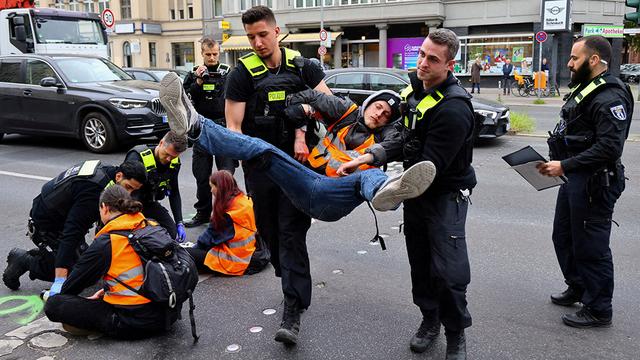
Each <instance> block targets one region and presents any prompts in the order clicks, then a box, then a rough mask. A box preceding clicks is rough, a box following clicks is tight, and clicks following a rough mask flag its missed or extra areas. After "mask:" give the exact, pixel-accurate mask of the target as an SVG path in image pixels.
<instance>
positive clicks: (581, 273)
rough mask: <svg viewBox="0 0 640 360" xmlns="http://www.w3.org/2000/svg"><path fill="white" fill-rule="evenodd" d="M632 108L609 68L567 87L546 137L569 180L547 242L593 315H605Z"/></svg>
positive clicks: (624, 88) (610, 293)
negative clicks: (611, 243)
mask: <svg viewBox="0 0 640 360" xmlns="http://www.w3.org/2000/svg"><path fill="white" fill-rule="evenodd" d="M632 114H633V96H632V94H631V91H630V89H628V87H627V86H625V85H624V84H623V83H622V82H621V81H620V80H619V79H617V78H616V77H614V76H613V75H611V74H609V73H604V74H601V75H599V76H597V77H596V78H595V79H593V80H592V81H589V82H587V83H583V84H579V85H578V86H577V87H575V88H574V89H572V92H571V94H570V95H569V97H568V101H567V102H566V103H565V105H564V106H563V107H562V112H561V120H560V122H559V123H558V124H557V125H556V128H555V130H554V132H553V133H552V134H551V135H552V136H551V137H550V139H549V148H550V156H551V159H552V160H560V162H561V165H562V169H563V171H564V173H565V175H566V177H567V178H568V180H569V182H568V183H566V184H564V185H562V186H561V187H560V190H559V191H558V199H557V203H556V211H555V218H554V222H553V235H552V238H553V244H554V247H555V250H556V255H557V257H558V262H559V264H560V269H561V270H562V274H563V275H564V278H565V281H566V283H567V284H568V285H569V287H570V288H572V290H574V291H575V292H576V293H577V294H582V303H583V304H584V305H585V306H586V307H587V308H588V310H589V311H590V312H591V313H592V314H593V315H595V316H597V317H599V318H603V319H610V318H611V315H612V308H611V297H612V296H613V259H612V257H611V249H610V248H609V236H610V235H611V222H612V220H611V218H612V215H613V207H614V205H615V203H616V200H617V199H618V198H619V197H620V195H621V193H622V191H623V190H624V186H625V177H624V166H623V165H622V163H621V161H620V157H621V156H622V149H623V147H624V142H625V139H626V138H627V136H628V135H629V127H630V123H631V117H632Z"/></svg>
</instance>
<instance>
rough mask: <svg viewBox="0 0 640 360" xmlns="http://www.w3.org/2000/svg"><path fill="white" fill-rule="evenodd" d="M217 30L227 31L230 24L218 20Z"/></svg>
mask: <svg viewBox="0 0 640 360" xmlns="http://www.w3.org/2000/svg"><path fill="white" fill-rule="evenodd" d="M218 29H223V30H229V29H231V23H230V22H228V21H224V20H220V21H218Z"/></svg>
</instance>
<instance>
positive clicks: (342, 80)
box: [335, 73, 364, 90]
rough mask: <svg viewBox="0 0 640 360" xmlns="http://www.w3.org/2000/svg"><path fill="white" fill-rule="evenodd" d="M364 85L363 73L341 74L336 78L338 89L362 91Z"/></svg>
mask: <svg viewBox="0 0 640 360" xmlns="http://www.w3.org/2000/svg"><path fill="white" fill-rule="evenodd" d="M363 84H364V74H363V73H353V74H339V75H338V76H336V86H335V87H336V88H338V89H360V90H361V89H362V85H363Z"/></svg>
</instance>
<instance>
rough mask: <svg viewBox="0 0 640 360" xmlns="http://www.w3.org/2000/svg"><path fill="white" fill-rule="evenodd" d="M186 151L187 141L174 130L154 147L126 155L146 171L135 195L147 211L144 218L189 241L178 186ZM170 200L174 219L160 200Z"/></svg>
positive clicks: (143, 148) (137, 147) (131, 151)
mask: <svg viewBox="0 0 640 360" xmlns="http://www.w3.org/2000/svg"><path fill="white" fill-rule="evenodd" d="M185 150H187V138H186V137H185V136H180V135H178V134H176V133H175V132H173V131H169V132H167V133H166V134H165V135H164V137H162V140H160V143H159V144H158V145H157V146H155V147H153V148H152V147H150V146H148V145H138V146H135V147H134V148H133V149H131V150H129V152H128V153H127V157H126V158H125V160H126V161H137V162H141V163H142V164H143V165H144V167H145V169H146V171H147V181H146V182H145V183H144V185H143V186H142V189H140V190H139V191H136V192H135V193H134V194H133V196H134V198H136V199H137V200H139V201H140V202H142V205H143V207H144V209H143V210H142V213H143V214H144V216H145V217H148V218H151V219H154V220H155V221H157V222H158V224H160V226H162V227H163V228H165V229H166V230H167V232H168V233H169V235H171V237H172V238H173V239H177V240H178V241H179V242H182V241H184V240H186V237H187V233H186V231H185V228H184V225H183V223H182V200H181V198H180V188H179V187H178V174H179V173H180V158H179V156H180V154H182V153H183V152H184V151H185ZM165 196H168V197H169V205H170V206H171V212H172V213H173V219H172V218H171V216H170V215H169V212H168V211H167V209H165V208H164V207H163V206H162V204H160V201H161V200H162V199H164V198H165Z"/></svg>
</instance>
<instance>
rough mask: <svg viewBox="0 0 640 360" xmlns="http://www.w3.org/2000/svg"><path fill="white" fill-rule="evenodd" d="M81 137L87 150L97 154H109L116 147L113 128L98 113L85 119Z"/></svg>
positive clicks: (90, 114) (88, 115)
mask: <svg viewBox="0 0 640 360" xmlns="http://www.w3.org/2000/svg"><path fill="white" fill-rule="evenodd" d="M80 135H81V137H82V141H83V142H84V145H85V146H86V147H87V149H89V150H90V151H92V152H95V153H101V154H104V153H107V152H109V151H111V150H113V148H114V147H115V145H116V136H115V133H114V131H113V126H111V123H110V122H109V120H107V118H106V116H104V115H103V114H101V113H98V112H92V113H88V114H87V116H85V117H84V119H83V120H82V128H81V132H80Z"/></svg>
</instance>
